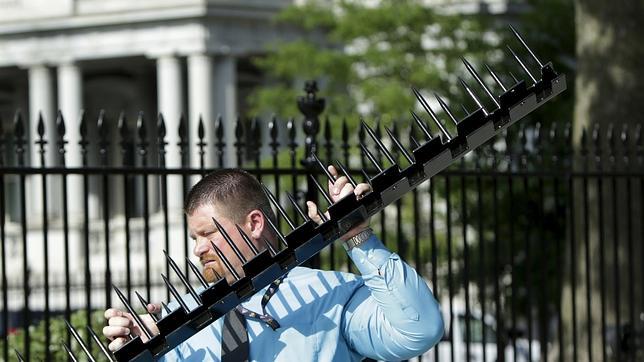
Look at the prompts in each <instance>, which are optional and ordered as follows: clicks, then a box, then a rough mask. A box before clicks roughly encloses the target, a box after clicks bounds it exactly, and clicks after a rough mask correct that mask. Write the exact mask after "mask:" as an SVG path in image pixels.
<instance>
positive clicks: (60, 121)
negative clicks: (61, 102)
mask: <svg viewBox="0 0 644 362" xmlns="http://www.w3.org/2000/svg"><path fill="white" fill-rule="evenodd" d="M99 117H100V114H99ZM56 131H57V133H58V137H62V136H64V135H65V132H66V130H65V119H64V117H63V112H61V111H60V110H58V114H57V115H56Z"/></svg>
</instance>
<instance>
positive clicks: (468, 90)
mask: <svg viewBox="0 0 644 362" xmlns="http://www.w3.org/2000/svg"><path fill="white" fill-rule="evenodd" d="M458 81H459V82H460V83H461V86H462V87H463V88H464V89H465V92H467V94H468V95H469V96H470V98H472V100H473V101H474V103H476V106H477V107H479V109H482V110H483V113H484V114H485V115H486V116H487V111H486V110H485V107H484V106H483V104H482V103H481V101H480V100H479V99H478V97H477V96H476V94H474V92H473V91H472V89H471V88H470V86H468V85H467V83H465V81H464V80H463V79H461V78H460V77H459V78H458ZM463 108H465V106H463ZM465 113H468V114H469V112H467V110H465Z"/></svg>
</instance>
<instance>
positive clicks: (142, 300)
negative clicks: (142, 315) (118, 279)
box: [134, 290, 159, 323]
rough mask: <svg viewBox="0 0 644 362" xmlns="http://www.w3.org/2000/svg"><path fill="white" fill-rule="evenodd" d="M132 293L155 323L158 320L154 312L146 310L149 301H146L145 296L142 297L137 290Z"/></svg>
mask: <svg viewBox="0 0 644 362" xmlns="http://www.w3.org/2000/svg"><path fill="white" fill-rule="evenodd" d="M134 294H136V297H137V298H138V299H139V302H140V303H141V305H142V306H143V309H145V311H146V312H147V313H148V315H150V318H152V320H153V321H154V323H156V322H157V321H158V320H159V318H157V316H156V314H154V313H150V312H148V304H150V303H148V301H147V300H145V298H143V296H142V295H141V294H139V292H138V291H136V290H135V291H134Z"/></svg>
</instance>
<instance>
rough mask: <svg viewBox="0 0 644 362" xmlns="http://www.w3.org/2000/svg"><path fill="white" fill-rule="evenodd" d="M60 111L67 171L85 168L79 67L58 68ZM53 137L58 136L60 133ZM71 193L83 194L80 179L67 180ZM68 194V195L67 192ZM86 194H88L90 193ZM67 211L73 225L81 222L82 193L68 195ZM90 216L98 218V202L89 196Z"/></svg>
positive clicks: (75, 177)
mask: <svg viewBox="0 0 644 362" xmlns="http://www.w3.org/2000/svg"><path fill="white" fill-rule="evenodd" d="M57 71H58V109H59V110H60V111H61V113H62V115H63V118H64V120H65V129H66V132H65V139H66V140H67V142H68V143H67V145H66V146H65V149H66V150H67V152H66V153H65V163H66V165H67V167H80V166H82V156H81V148H80V145H79V144H78V142H79V141H80V116H81V110H82V108H83V84H82V80H83V76H82V72H81V69H80V67H79V66H78V65H77V64H75V63H73V62H68V63H63V64H60V65H59V66H58V69H57ZM54 134H56V135H57V132H55V133H54ZM67 185H68V189H69V190H83V186H82V179H81V177H79V176H69V177H68V180H67ZM68 192H69V191H68ZM83 192H88V193H89V190H87V191H85V190H83ZM68 195H69V196H68V197H69V199H68V211H69V216H70V220H71V221H72V223H75V222H81V221H82V220H81V218H82V215H83V193H79V192H69V193H68ZM88 197H89V200H90V202H89V204H90V207H89V211H90V216H92V217H97V216H98V210H99V205H98V200H96V197H92V195H89V194H88Z"/></svg>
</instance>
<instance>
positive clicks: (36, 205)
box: [25, 64, 57, 220]
mask: <svg viewBox="0 0 644 362" xmlns="http://www.w3.org/2000/svg"><path fill="white" fill-rule="evenodd" d="M40 114H42V117H43V120H44V122H45V135H44V138H45V140H47V141H48V144H47V145H45V151H46V153H45V155H46V158H45V164H46V165H47V166H53V165H55V162H56V155H57V152H56V144H55V135H56V129H55V124H56V122H55V118H54V117H55V113H54V89H53V79H52V75H51V71H50V69H49V67H47V66H46V65H44V64H35V65H32V66H30V67H29V140H28V144H27V149H28V150H29V155H30V156H29V157H30V161H31V165H32V166H33V167H40V166H41V162H40V152H39V146H38V145H36V143H35V141H37V140H38V137H39V136H38V119H39V116H40ZM41 182H42V178H41V177H39V176H31V177H29V178H28V180H27V185H26V187H27V190H28V192H29V194H28V199H27V205H25V206H26V207H27V215H30V217H31V218H33V219H34V220H41V219H42V214H43V204H42V200H43V193H42V183H41ZM50 190H51V187H49V188H48V198H47V200H48V202H49V203H48V204H49V207H50V208H51V207H52V206H51V202H50V201H51V192H50Z"/></svg>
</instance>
